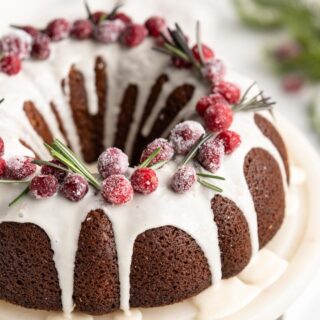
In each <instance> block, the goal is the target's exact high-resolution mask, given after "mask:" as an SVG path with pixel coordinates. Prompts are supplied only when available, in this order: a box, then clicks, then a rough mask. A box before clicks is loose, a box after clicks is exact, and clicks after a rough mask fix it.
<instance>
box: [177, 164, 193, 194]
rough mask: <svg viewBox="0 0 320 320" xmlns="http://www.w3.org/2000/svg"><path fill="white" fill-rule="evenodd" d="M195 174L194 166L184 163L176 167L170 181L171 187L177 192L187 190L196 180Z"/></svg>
mask: <svg viewBox="0 0 320 320" xmlns="http://www.w3.org/2000/svg"><path fill="white" fill-rule="evenodd" d="M196 179H197V174H196V170H195V169H194V167H192V166H189V165H186V166H183V167H181V168H179V169H178V171H177V172H176V173H175V174H174V176H173V177H172V181H171V188H172V190H173V191H175V192H177V193H183V192H185V191H188V190H189V189H190V188H191V187H192V186H193V184H194V183H195V182H196Z"/></svg>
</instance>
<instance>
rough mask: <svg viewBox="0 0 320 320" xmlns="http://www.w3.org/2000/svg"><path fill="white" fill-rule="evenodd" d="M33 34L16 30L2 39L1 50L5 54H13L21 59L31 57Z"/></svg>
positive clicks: (0, 42)
mask: <svg viewBox="0 0 320 320" xmlns="http://www.w3.org/2000/svg"><path fill="white" fill-rule="evenodd" d="M31 43H32V38H31V36H30V35H29V34H28V33H26V32H24V31H22V30H16V31H15V32H12V33H10V34H8V35H6V36H3V37H2V38H1V39H0V52H1V53H2V54H5V55H13V56H16V57H18V58H19V59H21V60H22V59H26V58H29V57H30V52H31Z"/></svg>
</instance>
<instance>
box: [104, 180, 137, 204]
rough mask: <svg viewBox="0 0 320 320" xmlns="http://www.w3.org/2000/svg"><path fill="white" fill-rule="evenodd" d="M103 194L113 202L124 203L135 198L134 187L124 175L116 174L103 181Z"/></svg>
mask: <svg viewBox="0 0 320 320" xmlns="http://www.w3.org/2000/svg"><path fill="white" fill-rule="evenodd" d="M102 196H103V198H104V199H105V200H106V201H107V202H109V203H111V204H124V203H126V202H128V201H130V200H131V199H132V198H133V188H132V186H131V183H130V181H129V180H128V179H127V178H126V177H125V176H124V175H121V174H114V175H112V176H109V177H108V178H107V179H105V180H104V181H103V182H102Z"/></svg>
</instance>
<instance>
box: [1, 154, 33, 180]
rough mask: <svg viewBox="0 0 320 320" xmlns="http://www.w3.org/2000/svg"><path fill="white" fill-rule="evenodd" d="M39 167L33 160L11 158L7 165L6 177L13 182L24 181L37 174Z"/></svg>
mask: <svg viewBox="0 0 320 320" xmlns="http://www.w3.org/2000/svg"><path fill="white" fill-rule="evenodd" d="M36 169H37V166H36V165H35V164H34V163H32V159H31V158H28V157H24V156H18V157H13V158H10V159H9V160H8V161H7V165H6V173H5V175H6V177H7V178H8V179H12V180H23V179H25V178H27V177H30V176H31V175H33V174H34V173H35V172H36Z"/></svg>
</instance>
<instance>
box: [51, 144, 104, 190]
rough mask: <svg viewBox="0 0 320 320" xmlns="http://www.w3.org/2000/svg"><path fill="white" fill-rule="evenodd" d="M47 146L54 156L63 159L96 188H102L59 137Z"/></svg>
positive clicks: (62, 160)
mask: <svg viewBox="0 0 320 320" xmlns="http://www.w3.org/2000/svg"><path fill="white" fill-rule="evenodd" d="M45 146H46V147H47V148H48V150H49V151H50V153H51V155H52V156H53V157H54V158H56V159H57V160H59V161H61V162H62V163H63V164H64V165H66V166H67V167H68V168H69V169H70V170H71V171H73V172H75V173H78V174H80V175H82V176H83V177H84V178H85V179H86V180H87V181H88V182H89V183H90V184H91V185H92V186H93V187H94V188H95V189H97V190H100V189H101V185H100V183H99V181H98V180H97V179H96V178H95V177H94V176H93V175H92V173H91V172H90V171H89V170H88V169H87V168H86V166H85V164H84V163H83V162H82V161H81V160H79V159H78V158H77V157H76V155H75V154H74V153H73V152H72V151H71V150H70V149H69V148H68V147H67V146H66V145H65V144H64V143H62V142H61V141H60V140H58V139H54V142H53V144H52V145H48V144H46V143H45Z"/></svg>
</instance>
